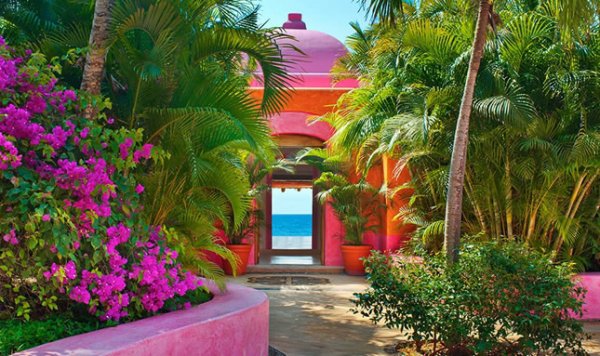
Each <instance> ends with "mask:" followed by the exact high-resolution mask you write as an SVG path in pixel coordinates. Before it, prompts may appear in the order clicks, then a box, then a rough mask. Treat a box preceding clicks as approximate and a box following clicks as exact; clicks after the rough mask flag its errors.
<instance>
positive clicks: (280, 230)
mask: <svg viewBox="0 0 600 356" xmlns="http://www.w3.org/2000/svg"><path fill="white" fill-rule="evenodd" d="M273 236H312V215H310V214H308V215H280V214H273Z"/></svg>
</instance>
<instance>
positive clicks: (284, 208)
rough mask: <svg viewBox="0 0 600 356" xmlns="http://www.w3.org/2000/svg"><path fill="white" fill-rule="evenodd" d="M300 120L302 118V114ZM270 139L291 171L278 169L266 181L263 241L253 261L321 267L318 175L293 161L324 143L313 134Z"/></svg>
mask: <svg viewBox="0 0 600 356" xmlns="http://www.w3.org/2000/svg"><path fill="white" fill-rule="evenodd" d="M300 116H302V117H304V118H305V117H306V114H303V115H300ZM300 116H298V117H300ZM292 121H293V120H292ZM304 126H306V123H305V124H304ZM274 138H275V140H276V141H277V143H278V144H279V147H280V151H281V153H282V158H283V159H285V160H286V161H287V162H289V163H290V164H291V166H292V167H293V171H290V170H283V169H278V170H275V171H273V172H272V174H271V175H270V176H269V177H268V178H267V184H268V185H269V189H268V190H267V192H266V194H265V197H264V215H265V226H264V234H261V236H264V241H261V242H259V246H260V249H257V253H258V255H257V261H258V262H259V264H262V265H270V264H273V265H321V264H323V263H324V244H323V241H324V234H323V229H322V226H323V217H322V213H321V212H322V210H323V208H322V207H321V206H320V204H319V203H318V201H317V198H316V196H317V193H318V192H317V191H316V189H315V188H314V187H313V181H314V179H315V178H317V177H318V175H319V174H320V172H318V171H317V170H316V169H315V168H313V167H310V166H308V165H305V164H297V163H295V158H296V156H297V153H298V152H299V151H301V150H304V149H306V148H309V147H323V146H324V142H323V141H322V140H321V139H319V138H316V137H314V133H312V136H308V135H301V134H297V133H295V134H290V133H286V134H283V133H281V132H280V134H278V135H274Z"/></svg>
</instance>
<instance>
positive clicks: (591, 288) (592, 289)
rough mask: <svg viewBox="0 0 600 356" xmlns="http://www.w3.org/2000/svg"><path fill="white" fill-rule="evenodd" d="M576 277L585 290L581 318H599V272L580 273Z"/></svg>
mask: <svg viewBox="0 0 600 356" xmlns="http://www.w3.org/2000/svg"><path fill="white" fill-rule="evenodd" d="M578 278H579V280H580V283H581V286H582V287H584V288H585V289H586V290H587V294H586V296H585V303H584V305H583V317H582V318H581V319H583V320H600V272H589V273H581V274H579V275H578Z"/></svg>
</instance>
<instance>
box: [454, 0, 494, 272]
mask: <svg viewBox="0 0 600 356" xmlns="http://www.w3.org/2000/svg"><path fill="white" fill-rule="evenodd" d="M489 16H490V2H489V0H481V1H480V3H479V14H478V16H477V26H476V27H475V38H474V39H473V52H471V60H470V61H469V71H468V73H467V80H466V83H465V90H464V92H463V97H462V101H461V104H460V112H459V114H458V121H457V123H456V133H455V134H454V146H453V149H452V160H451V162H450V177H449V181H448V199H447V203H446V219H445V223H444V249H445V251H446V256H447V260H448V263H449V264H452V263H454V262H456V260H458V247H459V243H460V223H461V215H462V196H463V186H464V177H465V165H466V161H467V144H468V142H469V120H470V118H471V108H472V107H473V94H474V91H475V81H476V79H477V73H478V72H479V64H480V62H481V57H482V56H483V50H484V45H485V38H486V30H487V24H488V19H489Z"/></svg>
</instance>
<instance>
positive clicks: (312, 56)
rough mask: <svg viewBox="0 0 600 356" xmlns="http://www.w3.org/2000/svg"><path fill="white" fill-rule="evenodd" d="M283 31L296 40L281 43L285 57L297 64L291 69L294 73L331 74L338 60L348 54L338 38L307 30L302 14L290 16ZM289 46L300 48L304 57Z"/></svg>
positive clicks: (286, 40)
mask: <svg viewBox="0 0 600 356" xmlns="http://www.w3.org/2000/svg"><path fill="white" fill-rule="evenodd" d="M283 29H284V30H285V32H286V33H287V34H288V35H291V36H294V37H295V38H296V40H293V39H285V40H282V41H280V42H279V44H280V45H282V54H283V57H284V58H286V59H289V60H292V61H294V62H295V63H294V64H293V65H292V66H291V68H290V72H292V73H329V72H330V71H331V68H332V67H333V65H334V64H335V62H336V60H337V59H338V58H340V57H342V56H344V55H345V54H346V53H348V50H347V49H346V47H345V46H344V44H343V43H342V42H340V41H339V40H338V39H337V38H335V37H333V36H331V35H328V34H326V33H323V32H319V31H313V30H307V29H306V24H304V22H303V21H302V14H297V13H291V14H289V15H288V21H287V22H286V23H284V24H283ZM289 45H291V46H295V47H297V48H299V49H300V50H301V51H302V52H304V55H302V54H301V53H298V52H296V51H295V50H294V49H292V48H290V46H289Z"/></svg>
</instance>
